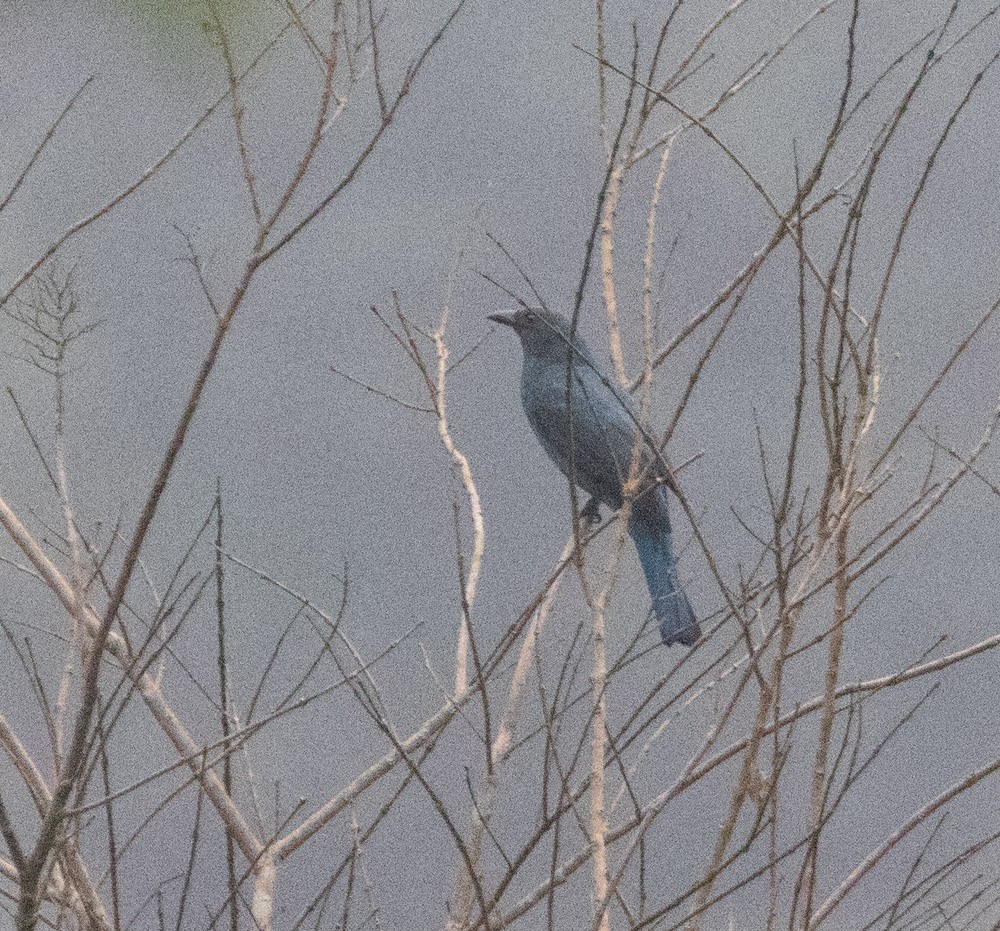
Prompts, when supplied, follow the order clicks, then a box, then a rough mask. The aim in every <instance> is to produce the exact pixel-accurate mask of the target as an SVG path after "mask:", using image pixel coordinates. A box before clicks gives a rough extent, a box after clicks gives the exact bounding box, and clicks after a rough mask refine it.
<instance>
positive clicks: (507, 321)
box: [487, 314, 517, 330]
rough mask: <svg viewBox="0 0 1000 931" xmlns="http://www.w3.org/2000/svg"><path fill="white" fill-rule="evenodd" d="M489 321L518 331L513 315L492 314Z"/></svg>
mask: <svg viewBox="0 0 1000 931" xmlns="http://www.w3.org/2000/svg"><path fill="white" fill-rule="evenodd" d="M487 319H489V320H492V321H493V322H494V323H502V324H503V325H504V326H509V327H510V328H511V329H512V330H516V329H517V323H516V322H515V320H514V315H513V314H490V315H489V317H488V318H487Z"/></svg>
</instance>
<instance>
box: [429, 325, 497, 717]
mask: <svg viewBox="0 0 1000 931" xmlns="http://www.w3.org/2000/svg"><path fill="white" fill-rule="evenodd" d="M447 319H448V314H447V310H446V311H445V314H444V316H443V318H442V320H441V325H440V326H439V328H438V329H437V330H435V332H434V333H433V334H432V336H433V340H434V348H435V350H436V351H437V381H436V383H435V390H434V397H433V400H434V407H435V412H436V414H437V423H438V435H439V436H440V437H441V442H442V443H443V444H444V448H445V449H446V450H447V451H448V455H449V456H451V458H452V461H453V462H454V464H455V466H456V467H457V468H458V474H459V475H460V476H461V479H462V485H463V487H464V488H465V493H466V496H467V497H468V499H469V510H470V512H471V514H472V559H471V560H470V562H469V573H468V575H467V576H466V579H465V591H464V598H463V601H464V607H465V610H463V612H462V620H461V622H460V625H459V630H458V643H457V646H456V648H455V694H454V698H455V700H456V701H459V700H461V699H463V698H465V696H466V694H467V693H468V690H469V641H470V631H469V610H470V609H471V608H472V603H473V601H474V600H475V597H476V589H477V587H478V585H479V572H480V569H481V567H482V563H483V553H484V552H485V550H486V535H485V531H484V529H483V509H482V505H481V504H480V501H479V491H478V489H477V488H476V483H475V481H474V480H473V478H472V468H471V466H470V465H469V460H468V458H467V457H466V456H465V454H464V453H463V452H462V451H461V450H460V449H458V447H457V446H456V445H455V440H454V438H453V437H452V435H451V428H450V426H449V424H448V413H447V408H446V406H445V380H446V377H447V374H448V347H447V346H446V345H445V342H444V332H445V327H446V326H447ZM483 696H484V697H483V700H484V701H485V700H486V699H485V689H484V692H483Z"/></svg>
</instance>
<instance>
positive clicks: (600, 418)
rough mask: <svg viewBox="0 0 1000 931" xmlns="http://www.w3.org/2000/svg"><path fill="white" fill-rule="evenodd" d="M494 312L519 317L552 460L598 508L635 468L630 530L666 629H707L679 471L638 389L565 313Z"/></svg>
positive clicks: (529, 383) (668, 638)
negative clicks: (652, 432) (676, 545)
mask: <svg viewBox="0 0 1000 931" xmlns="http://www.w3.org/2000/svg"><path fill="white" fill-rule="evenodd" d="M490 319H491V320H494V321H496V322H497V323H502V324H503V325H504V326H509V327H511V328H512V329H513V330H514V332H515V333H517V335H518V336H519V337H520V339H521V347H522V348H523V350H524V366H523V368H522V372H521V403H522V404H523V405H524V412H525V414H527V416H528V422H529V423H530V424H531V427H532V429H533V430H534V431H535V435H536V436H537V437H538V439H539V440H540V442H541V444H542V446H543V447H544V448H545V451H546V452H547V453H548V454H549V457H550V458H551V459H552V461H553V462H555V464H556V465H557V466H559V468H560V469H561V470H562V472H563V474H564V475H566V477H567V478H568V479H570V481H572V482H574V483H575V484H576V485H578V486H579V487H580V488H582V489H583V490H584V491H585V492H587V494H589V495H591V497H592V501H591V503H590V504H588V506H587V509H585V513H587V514H588V516H589V515H593V514H594V513H595V512H596V507H597V503H596V502H602V503H604V504H606V505H607V506H608V507H609V508H611V509H612V510H618V509H619V508H621V507H622V505H623V503H624V496H625V485H626V483H627V482H628V480H629V478H630V476H631V477H632V478H633V479H634V483H633V485H632V486H631V512H630V514H629V521H628V531H629V534H630V535H631V537H632V540H633V542H634V543H635V548H636V550H637V551H638V553H639V562H640V563H641V564H642V570H643V573H644V574H645V576H646V583H647V585H648V586H649V593H650V595H651V596H652V599H653V612H654V613H655V615H656V618H657V620H658V621H659V624H660V635H661V637H662V638H663V642H664V643H665V644H667V645H668V646H669V645H671V644H674V643H680V644H683V645H685V646H691V644H693V643H694V642H695V641H696V640H697V639H698V638H699V637H700V636H701V630H700V629H699V627H698V622H697V621H696V620H695V616H694V612H693V611H692V610H691V604H690V602H689V601H688V599H687V596H686V595H685V594H684V591H683V590H682V589H681V586H680V583H679V581H678V579H677V560H676V558H675V557H674V552H673V540H672V537H671V532H670V517H669V514H668V511H667V488H666V486H667V485H670V484H672V481H673V479H672V477H671V475H670V473H669V470H668V468H667V466H666V463H665V462H664V460H663V457H662V456H660V455H659V452H658V451H657V450H656V448H655V446H652V445H651V443H650V442H649V441H648V440H647V438H646V436H644V434H643V432H642V430H641V429H640V427H639V419H638V415H637V413H636V410H635V405H634V404H633V403H632V400H631V398H630V397H629V396H628V395H627V394H626V393H625V392H623V391H622V390H621V389H619V388H618V387H617V386H616V385H614V384H613V383H612V382H611V380H610V379H609V378H607V377H606V376H605V375H604V374H603V373H602V372H601V370H600V368H599V367H598V365H597V363H596V361H595V359H594V356H593V355H592V353H591V352H590V350H589V349H588V348H587V345H586V343H585V342H584V341H583V340H582V339H581V338H580V336H579V335H576V334H572V332H571V327H570V323H569V321H568V320H566V319H565V318H564V317H562V316H560V315H559V314H556V313H553V312H552V311H548V310H536V309H531V308H523V309H521V310H519V311H517V313H514V314H494V315H491V316H490ZM568 371H571V373H572V380H571V381H570V382H569V383H567V373H568ZM633 466H635V468H634V469H633Z"/></svg>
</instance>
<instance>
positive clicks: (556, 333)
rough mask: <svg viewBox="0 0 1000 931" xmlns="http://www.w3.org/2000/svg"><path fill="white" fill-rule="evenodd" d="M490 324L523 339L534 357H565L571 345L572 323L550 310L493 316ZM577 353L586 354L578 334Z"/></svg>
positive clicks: (524, 311)
mask: <svg viewBox="0 0 1000 931" xmlns="http://www.w3.org/2000/svg"><path fill="white" fill-rule="evenodd" d="M489 319H490V320H492V321H494V322H495V323H500V324H503V325H504V326H509V327H510V328H511V329H512V330H513V331H514V332H515V333H517V335H518V336H519V337H520V338H521V345H522V346H523V347H524V351H525V352H530V353H535V354H545V353H550V352H551V353H555V352H560V353H562V354H564V355H565V353H566V350H567V349H568V348H569V345H570V333H571V330H572V326H571V324H570V321H569V320H567V319H566V318H565V317H563V316H561V315H560V314H557V313H554V312H553V311H551V310H539V309H538V308H535V307H522V308H521V309H520V310H518V311H516V312H515V313H512V314H490V317H489ZM572 342H573V344H574V345H575V346H576V348H577V351H579V352H582V353H584V354H585V353H586V351H587V349H586V345H585V344H584V342H583V340H582V339H581V337H580V335H579V334H576V335H575V336H574V337H573V340H572Z"/></svg>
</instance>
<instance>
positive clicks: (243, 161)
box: [208, 0, 264, 229]
mask: <svg viewBox="0 0 1000 931" xmlns="http://www.w3.org/2000/svg"><path fill="white" fill-rule="evenodd" d="M208 8H209V10H210V11H211V14H212V26H213V28H214V31H215V34H216V36H217V37H218V39H219V48H220V49H221V51H222V60H223V62H225V65H226V78H227V80H228V81H229V99H230V101H231V103H232V105H233V110H232V113H233V130H234V132H235V134H236V145H237V148H238V149H239V153H240V166H241V167H242V169H243V180H244V182H245V183H246V186H247V194H248V195H249V197H250V209H251V210H252V211H253V217H254V220H255V221H256V223H257V227H258V229H259V228H260V227H261V225H262V224H263V222H264V215H263V213H262V211H261V208H260V201H259V200H258V198H257V181H256V178H254V174H253V169H252V168H251V167H250V151H249V148H248V147H247V140H246V128H245V126H244V116H245V112H246V111H245V110H244V109H243V103H242V101H241V100H240V96H239V74H238V72H237V71H236V66H235V64H234V63H233V54H232V50H231V48H230V46H229V37H228V35H227V34H226V27H225V25H224V23H223V22H222V17H221V16H220V15H219V9H218V6H217V4H216V2H215V0H209V4H208Z"/></svg>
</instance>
